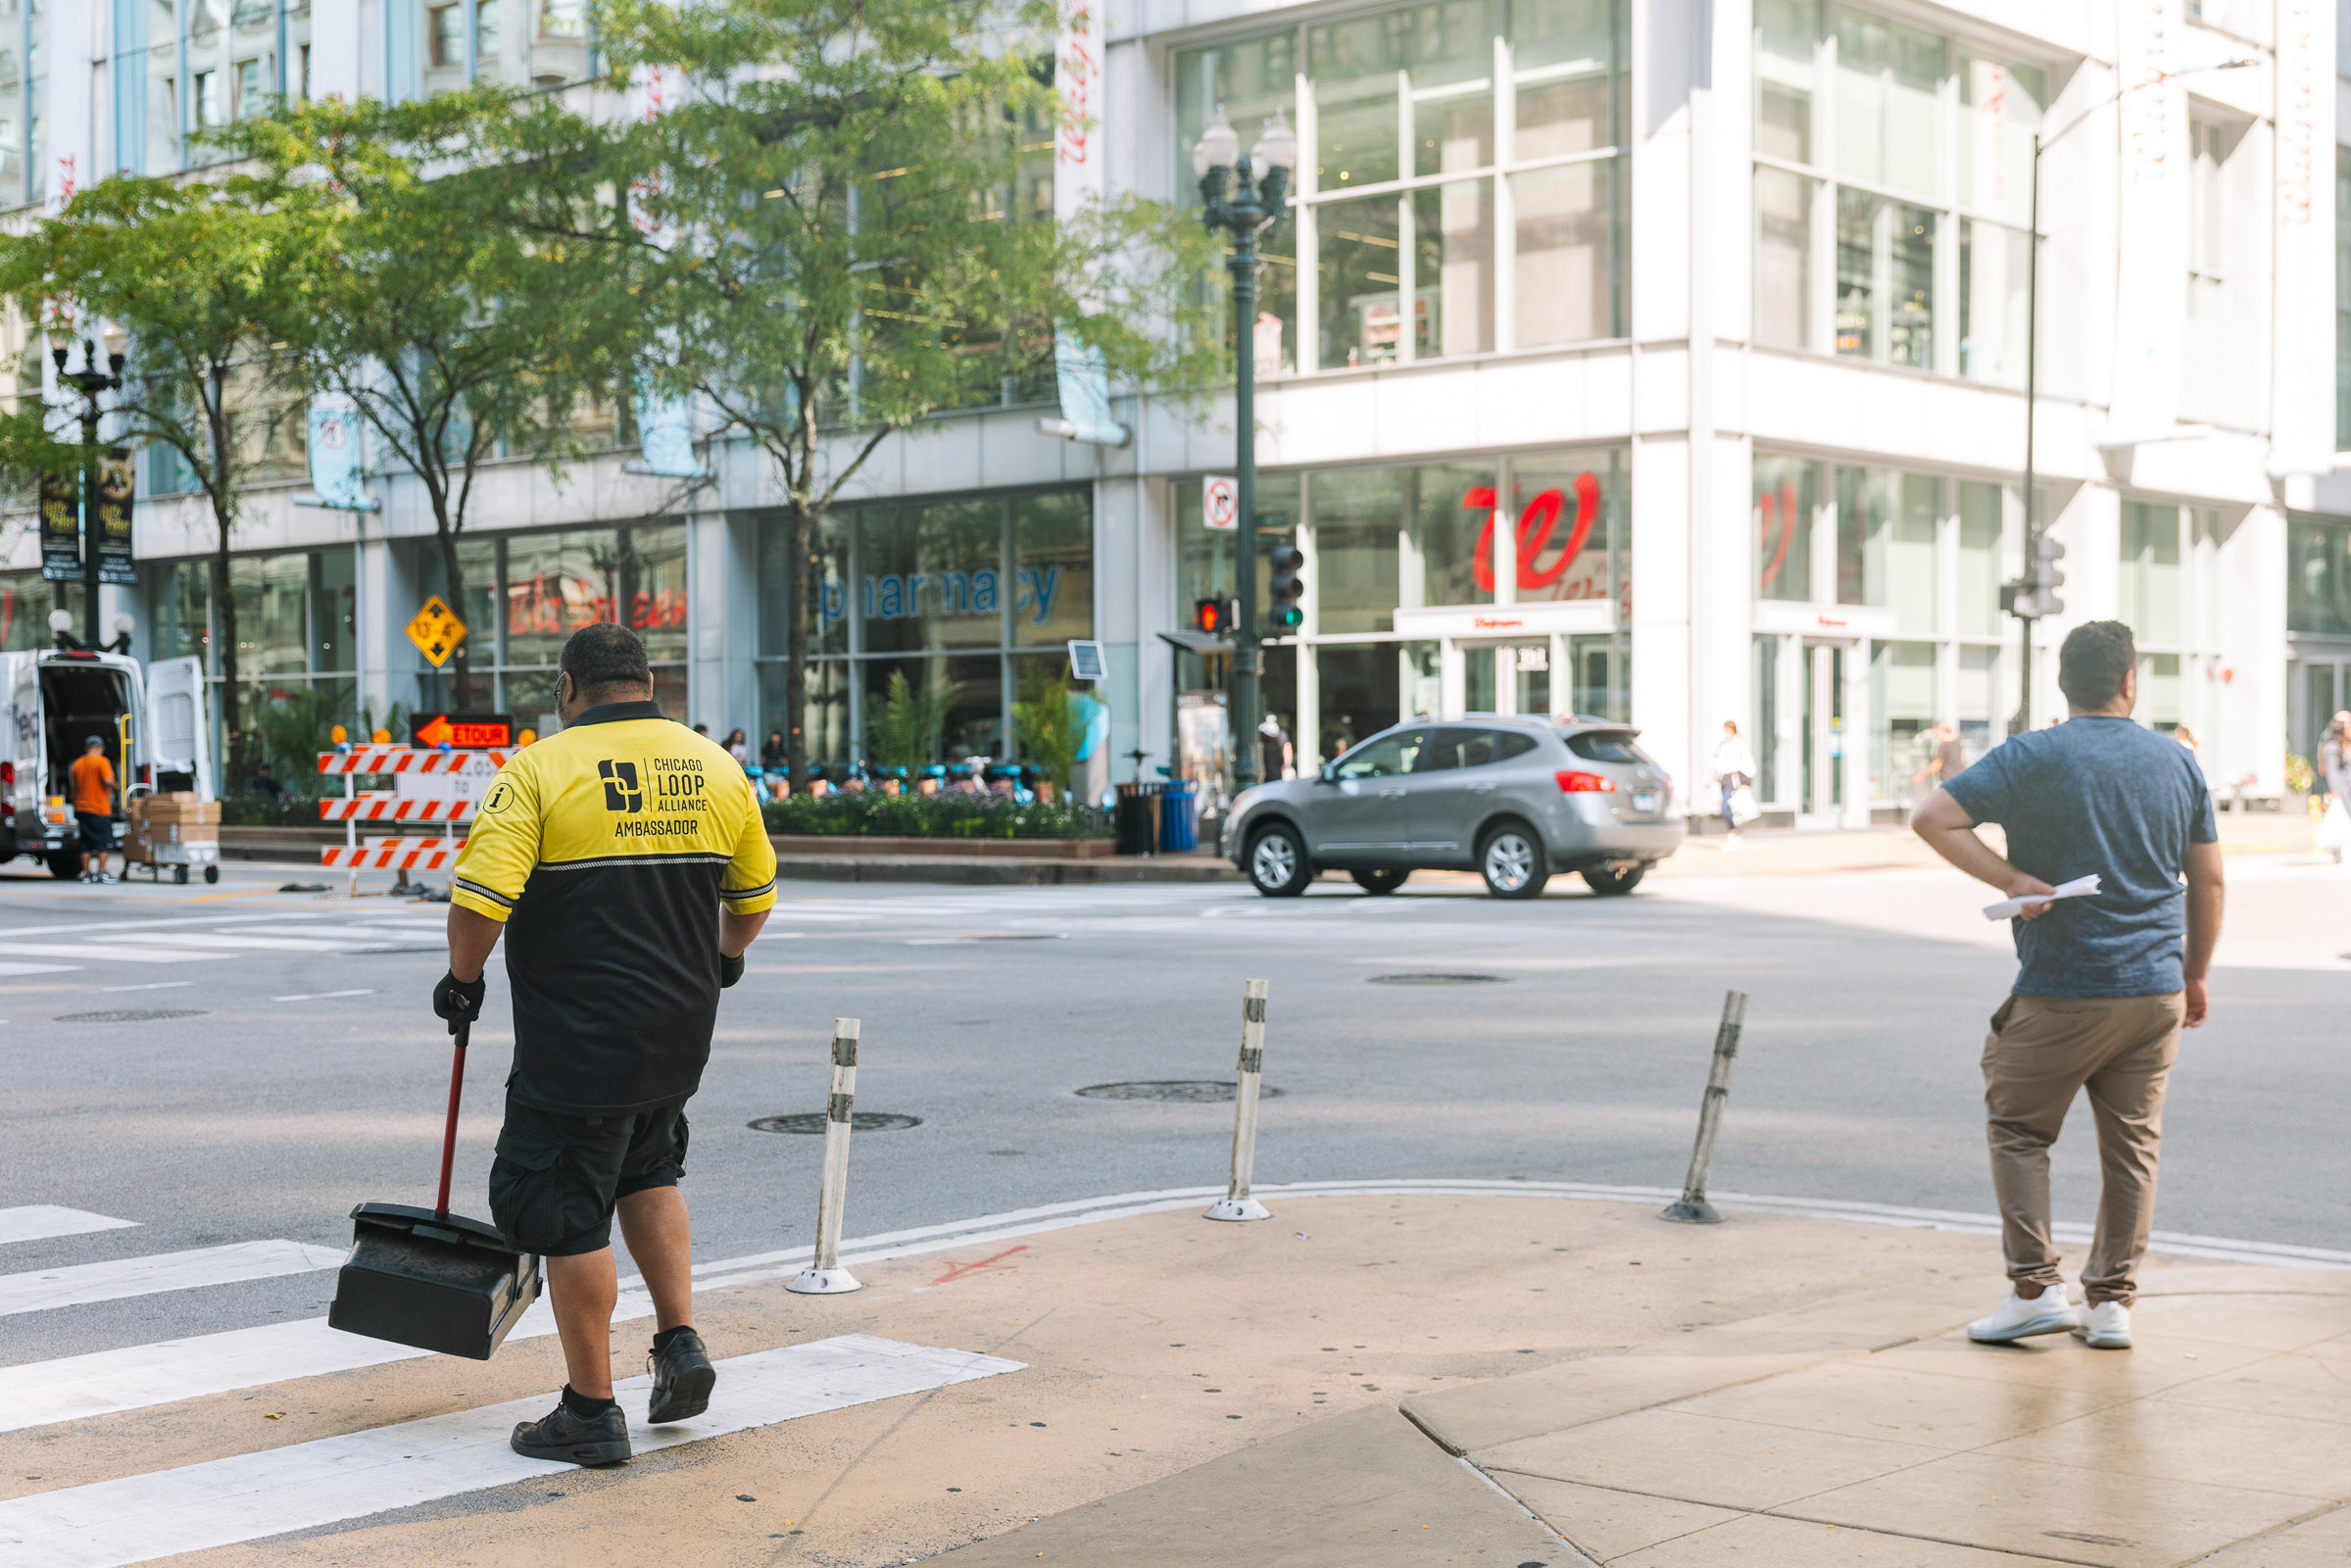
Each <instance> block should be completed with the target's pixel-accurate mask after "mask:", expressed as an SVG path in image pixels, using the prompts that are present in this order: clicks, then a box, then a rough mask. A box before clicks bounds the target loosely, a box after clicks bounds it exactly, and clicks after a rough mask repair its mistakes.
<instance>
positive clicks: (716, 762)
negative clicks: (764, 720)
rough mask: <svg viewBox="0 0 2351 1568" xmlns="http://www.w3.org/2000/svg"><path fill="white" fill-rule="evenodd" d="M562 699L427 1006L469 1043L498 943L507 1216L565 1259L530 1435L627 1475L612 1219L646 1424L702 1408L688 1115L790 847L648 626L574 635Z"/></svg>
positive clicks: (528, 1450)
mask: <svg viewBox="0 0 2351 1568" xmlns="http://www.w3.org/2000/svg"><path fill="white" fill-rule="evenodd" d="M556 705H557V707H558V709H559V710H560V711H561V712H562V714H563V732H562V733H561V734H557V735H552V736H549V737H547V738H546V739H544V740H542V741H540V742H539V743H538V744H537V745H535V746H532V747H529V748H528V749H526V750H523V751H519V752H516V753H515V754H514V757H513V759H512V760H510V761H508V763H507V764H506V766H505V767H503V768H501V769H500V770H499V774H498V777H497V779H496V780H495V781H494V782H493V783H492V784H491V786H490V790H489V793H488V794H486V795H484V796H483V797H482V803H481V807H480V809H479V811H478V812H477V813H476V816H475V818H474V823H473V827H472V830H471V835H470V837H468V838H467V840H466V843H465V853H464V855H463V856H461V857H460V858H459V859H458V864H457V874H456V877H455V879H454V880H453V881H452V883H451V885H450V895H449V972H448V974H446V975H444V976H443V977H442V979H441V983H440V984H439V985H438V986H436V987H435V988H434V989H433V1010H434V1011H435V1012H437V1013H439V1014H440V1015H441V1016H442V1017H444V1018H446V1019H448V1020H449V1021H450V1030H451V1032H452V1033H454V1032H455V1031H456V1029H457V1027H458V1025H459V1023H460V1022H461V1021H469V1020H471V1019H473V1018H475V1017H477V1016H479V1014H480V1012H481V1005H482V996H483V993H484V990H485V983H484V981H483V979H482V966H483V965H484V964H485V963H487V962H488V961H489V957H490V952H491V950H492V949H493V948H494V947H496V946H497V944H498V939H499V936H500V935H501V933H504V934H505V935H506V936H507V944H506V969H507V981H508V984H509V986H510V988H511V989H512V990H513V992H514V1073H513V1076H511V1077H510V1078H508V1080H507V1103H506V1125H505V1126H504V1127H503V1128H502V1129H501V1130H500V1132H499V1134H498V1157H497V1160H496V1162H495V1163H494V1164H493V1165H492V1166H491V1168H490V1214H491V1217H492V1218H494V1219H495V1220H496V1221H497V1222H498V1227H499V1229H501V1230H503V1231H505V1232H506V1234H507V1236H508V1238H509V1239H510V1240H512V1241H513V1242H514V1245H515V1246H516V1247H518V1248H520V1249H521V1250H524V1251H528V1252H536V1253H538V1254H539V1255H540V1256H542V1257H544V1258H545V1259H546V1260H547V1288H548V1295H549V1297H550V1298H551V1299H552V1302H553V1305H554V1308H555V1321H556V1331H557V1333H558V1334H559V1335H560V1336H561V1337H562V1339H563V1365H564V1368H565V1370H566V1371H567V1372H568V1373H569V1374H570V1381H569V1382H568V1383H567V1384H565V1385H564V1388H563V1397H562V1399H561V1400H560V1401H559V1402H558V1403H557V1405H556V1407H555V1408H554V1409H553V1410H551V1411H549V1412H548V1413H547V1414H546V1415H545V1416H543V1417H542V1418H540V1419H539V1420H537V1421H526V1422H523V1423H522V1424H521V1425H519V1426H517V1427H515V1428H514V1438H513V1445H514V1451H515V1452H516V1453H520V1454H524V1455H527V1456H529V1457H531V1458H534V1459H559V1460H567V1461H569V1462H570V1463H573V1464H612V1463H615V1462H617V1461H619V1460H622V1459H625V1458H627V1457H628V1456H629V1444H628V1423H627V1421H626V1419H625V1418H624V1417H623V1415H622V1414H621V1411H620V1407H619V1406H618V1405H617V1404H616V1403H614V1402H613V1399H612V1307H613V1303H614V1301H615V1299H616V1297H617V1281H616V1279H615V1277H614V1273H613V1267H612V1218H613V1215H614V1213H615V1211H617V1213H618V1215H619V1219H620V1232H621V1234H622V1235H623V1236H624V1237H626V1238H627V1241H628V1250H629V1255H630V1256H631V1257H632V1258H633V1259H634V1260H635V1262H636V1265H637V1267H638V1269H639V1271H640V1272H641V1273H643V1275H644V1277H645V1287H646V1290H647V1292H648V1293H649V1294H650V1295H651V1296H652V1297H653V1307H654V1323H655V1328H656V1333H655V1334H654V1337H653V1350H652V1353H651V1355H650V1356H649V1357H648V1361H649V1365H650V1368H651V1370H652V1373H653V1394H652V1398H651V1401H650V1404H649V1409H648V1419H649V1420H651V1421H652V1422H653V1423H654V1424H655V1425H657V1426H659V1425H661V1424H662V1423H664V1422H670V1421H683V1420H686V1419H688V1418H690V1417H692V1416H696V1415H700V1414H701V1413H702V1412H703V1411H704V1410H705V1409H706V1408H708V1407H709V1404H710V1389H711V1386H712V1385H713V1384H714V1383H715V1382H716V1379H717V1374H716V1372H715V1370H714V1369H713V1368H712V1367H711V1365H710V1355H709V1352H708V1351H707V1349H706V1348H704V1346H703V1343H702V1337H701V1336H700V1335H698V1334H696V1333H695V1331H694V1328H693V1322H694V1314H693V1282H692V1273H691V1271H692V1267H693V1260H694V1259H693V1236H692V1231H691V1227H690V1226H689V1223H688V1220H687V1216H686V1204H685V1200H684V1199H683V1198H682V1197H680V1196H679V1193H678V1188H677V1183H678V1179H679V1177H681V1176H682V1175H684V1174H685V1166H686V1131H687V1129H686V1102H687V1101H688V1100H689V1099H690V1098H692V1096H693V1094H694V1091H695V1090H696V1089H697V1088H699V1087H700V1085H701V1082H702V1069H703V1065H704V1063H706V1062H707V1061H708V1060H709V1059H710V1028H711V1024H712V1023H713V1021H714V1020H715V1018H716V1016H717V1011H718V992H719V990H720V989H721V988H722V987H725V986H731V985H733V984H734V983H735V982H736V981H737V980H739V979H741V978H742V976H743V951H744V949H746V948H747V947H749V946H750V945H751V942H752V939H753V938H755V937H757V936H758V935H759V927H760V926H761V925H762V924H764V923H765V921H766V919H767V910H768V909H769V908H771V907H773V906H774V904H775V852H774V851H773V849H772V848H770V846H769V845H768V842H767V833H766V829H765V827H764V825H763V824H762V823H761V821H760V819H759V805H758V803H757V802H756V801H755V800H754V799H753V796H752V793H751V781H750V780H749V779H748V778H746V777H745V776H744V772H743V769H742V768H741V767H740V766H739V765H737V764H736V762H735V760H734V759H733V758H731V757H729V756H728V755H727V754H726V751H725V749H724V748H722V747H720V746H719V745H718V744H717V743H716V742H714V741H712V740H710V738H709V737H708V736H704V735H698V734H696V733H695V732H694V731H692V730H690V729H688V728H687V727H686V726H685V725H683V724H680V723H676V722H674V721H672V720H670V719H667V718H664V717H662V716H661V705H660V704H658V703H656V702H655V701H654V700H653V675H652V671H651V670H650V669H649V668H648V667H647V665H646V662H645V645H644V644H643V643H641V642H639V641H638V640H637V635H636V633H634V632H632V631H630V630H628V629H627V628H626V627H623V626H617V625H613V624H612V623H611V622H609V621H601V622H597V623H595V624H592V625H588V626H583V627H582V628H580V629H579V630H578V631H576V632H574V633H572V634H571V637H570V639H569V640H568V641H567V642H565V643H564V644H563V663H562V672H561V673H560V674H559V675H558V676H557V677H556Z"/></svg>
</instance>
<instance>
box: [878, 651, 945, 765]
mask: <svg viewBox="0 0 2351 1568" xmlns="http://www.w3.org/2000/svg"><path fill="white" fill-rule="evenodd" d="M962 689H963V688H962V686H961V685H959V684H958V683H956V682H955V681H952V680H951V681H941V682H939V683H937V684H936V685H932V686H928V687H925V688H924V689H923V690H921V691H919V692H917V691H915V690H914V689H913V687H912V686H910V685H908V684H907V682H906V672H905V671H904V670H896V669H894V670H892V671H891V672H890V684H889V685H888V687H886V688H885V689H884V691H883V693H882V700H881V702H879V703H878V704H876V705H875V706H874V711H873V714H872V716H871V717H869V718H867V719H866V720H865V729H866V744H867V746H868V747H869V748H870V749H871V750H872V752H873V756H874V760H876V761H878V762H880V763H881V764H882V765H883V766H884V767H903V768H906V769H907V770H909V771H911V770H912V769H914V768H917V767H925V766H928V765H929V763H930V761H931V760H932V759H933V758H935V757H937V756H938V755H939V731H940V730H941V729H943V728H945V727H946V724H947V713H948V710H950V709H952V708H954V707H955V696H956V694H957V693H959V692H961V691H962Z"/></svg>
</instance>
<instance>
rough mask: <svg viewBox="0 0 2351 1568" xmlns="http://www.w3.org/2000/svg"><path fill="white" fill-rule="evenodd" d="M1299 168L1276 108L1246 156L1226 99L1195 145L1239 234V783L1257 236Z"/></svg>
mask: <svg viewBox="0 0 2351 1568" xmlns="http://www.w3.org/2000/svg"><path fill="white" fill-rule="evenodd" d="M1297 167H1298V135H1297V133H1296V132H1294V131H1293V130H1292V129H1291V128H1290V122H1289V120H1288V119H1287V118H1286V117H1285V116H1284V115H1283V114H1282V112H1281V110H1279V109H1276V110H1275V111H1274V112H1273V114H1272V115H1271V116H1269V117H1268V118H1267V120H1266V122H1265V128H1264V130H1263V131H1262V132H1261V133H1260V134H1259V135H1258V137H1257V145H1256V146H1255V147H1254V148H1252V149H1250V151H1249V156H1248V157H1246V158H1245V157H1243V156H1242V155H1241V137H1240V135H1239V134H1238V133H1236V132H1235V131H1234V129H1233V123H1232V122H1231V121H1229V120H1227V119H1226V118H1225V113H1224V108H1223V106H1222V105H1219V106H1218V107H1217V110H1216V118H1215V119H1214V120H1213V121H1211V122H1210V123H1209V124H1208V128H1207V129H1206V130H1204V131H1202V132H1201V133H1200V144H1199V145H1198V146H1196V147H1194V148H1193V149H1192V172H1194V173H1195V174H1198V175H1199V176H1200V196H1201V199H1202V200H1203V201H1204V202H1205V203H1206V204H1207V205H1206V207H1205V209H1204V210H1203V211H1202V212H1201V214H1200V219H1201V221H1203V222H1205V223H1206V224H1207V226H1208V227H1209V228H1210V229H1211V230H1217V229H1221V230H1223V231H1224V232H1225V233H1227V234H1230V235H1231V236H1232V237H1233V250H1232V254H1231V255H1230V256H1229V257H1228V258H1227V259H1226V262H1225V268H1226V270H1229V271H1230V272H1231V273H1232V274H1233V322H1234V332H1233V337H1234V348H1235V364H1234V370H1235V374H1236V378H1237V382H1238V384H1237V385H1236V386H1235V388H1234V396H1233V432H1234V433H1233V447H1234V453H1233V476H1234V488H1235V489H1236V491H1238V495H1237V497H1236V499H1237V500H1238V501H1239V503H1240V515H1239V516H1238V517H1237V518H1236V519H1235V522H1236V525H1237V537H1236V538H1235V540H1234V558H1235V564H1234V579H1235V581H1234V592H1235V594H1236V597H1237V598H1238V599H1239V600H1240V606H1241V610H1240V613H1239V615H1238V616H1236V617H1235V618H1236V622H1237V624H1235V626H1234V627H1233V634H1232V635H1233V734H1234V736H1235V740H1236V744H1235V746H1234V748H1233V782H1234V784H1235V785H1236V786H1238V787H1239V788H1240V789H1248V788H1249V786H1250V785H1252V784H1254V783H1256V782H1257V717H1258V707H1259V705H1258V690H1257V681H1258V676H1259V674H1260V673H1261V672H1262V669H1263V663H1262V661H1261V658H1260V655H1259V653H1258V648H1257V386H1256V382H1257V352H1256V348H1257V345H1256V338H1257V330H1256V328H1257V271H1258V269H1259V268H1261V267H1262V266H1263V265H1264V263H1263V260H1262V259H1261V258H1260V257H1259V256H1258V255H1257V236H1258V235H1259V234H1261V233H1263V232H1265V230H1267V229H1269V228H1271V227H1272V226H1273V225H1274V224H1276V223H1278V222H1280V221H1282V201H1283V198H1284V196H1285V195H1286V194H1287V192H1288V190H1289V187H1290V172H1291V170H1293V169H1295V168H1297Z"/></svg>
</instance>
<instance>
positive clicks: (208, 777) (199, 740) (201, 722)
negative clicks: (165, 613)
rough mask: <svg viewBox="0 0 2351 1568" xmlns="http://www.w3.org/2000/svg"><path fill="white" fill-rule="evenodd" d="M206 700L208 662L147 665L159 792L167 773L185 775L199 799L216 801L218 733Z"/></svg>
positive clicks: (151, 757) (150, 741) (152, 758)
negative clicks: (214, 750)
mask: <svg viewBox="0 0 2351 1568" xmlns="http://www.w3.org/2000/svg"><path fill="white" fill-rule="evenodd" d="M204 697H205V691H204V661H203V660H201V659H159V660H157V661H156V662H154V663H152V664H149V665H148V666H147V760H148V761H149V762H150V763H151V764H152V765H153V766H154V768H155V787H156V788H157V789H158V790H159V791H160V790H162V789H164V788H165V778H164V775H165V774H167V773H185V774H187V775H189V777H190V780H191V782H190V784H189V786H188V787H189V788H191V789H193V790H194V791H195V792H196V795H197V798H198V799H200V800H207V801H209V800H211V799H212V798H213V758H212V740H213V732H212V723H211V721H210V718H209V716H208V715H207V714H206V712H205V711H204ZM174 782H176V781H174Z"/></svg>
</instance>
